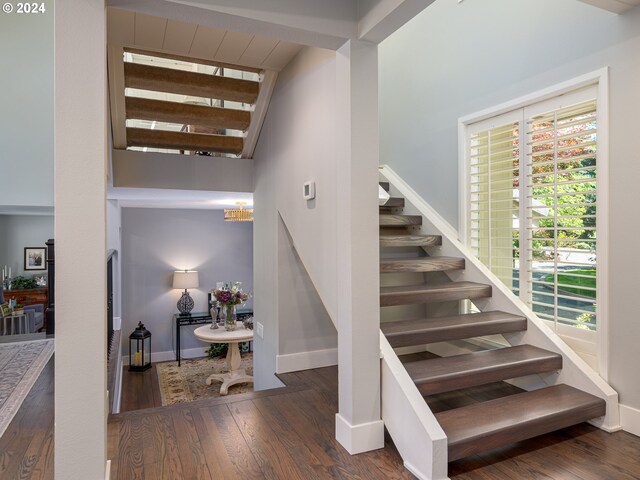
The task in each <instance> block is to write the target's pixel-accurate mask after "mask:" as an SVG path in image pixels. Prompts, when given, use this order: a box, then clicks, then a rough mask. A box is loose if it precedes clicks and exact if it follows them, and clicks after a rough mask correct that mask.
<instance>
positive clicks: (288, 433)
mask: <svg viewBox="0 0 640 480" xmlns="http://www.w3.org/2000/svg"><path fill="white" fill-rule="evenodd" d="M252 404H253V406H254V408H256V409H257V411H258V412H259V413H260V415H261V416H262V417H263V418H264V420H265V422H266V423H267V424H268V425H269V427H270V428H271V429H272V430H273V431H274V433H275V438H277V439H278V442H279V443H281V444H282V445H283V446H284V448H285V449H286V451H287V452H288V453H289V455H290V456H291V458H292V459H293V461H294V462H295V464H296V465H298V467H299V468H300V470H302V473H303V475H304V478H318V479H323V478H331V476H332V474H333V472H331V471H330V468H331V466H332V464H333V462H326V461H323V460H321V459H319V458H318V457H317V456H316V455H315V454H314V453H313V452H312V451H311V450H310V449H309V447H308V446H307V444H306V442H305V441H304V440H303V439H302V438H301V436H300V435H299V434H298V432H297V431H296V430H295V429H294V428H292V426H291V425H290V424H289V422H288V420H287V417H288V415H286V414H283V413H282V412H281V411H279V410H277V409H275V408H273V406H272V402H271V399H270V398H262V399H260V398H259V399H256V400H253V402H252Z"/></svg>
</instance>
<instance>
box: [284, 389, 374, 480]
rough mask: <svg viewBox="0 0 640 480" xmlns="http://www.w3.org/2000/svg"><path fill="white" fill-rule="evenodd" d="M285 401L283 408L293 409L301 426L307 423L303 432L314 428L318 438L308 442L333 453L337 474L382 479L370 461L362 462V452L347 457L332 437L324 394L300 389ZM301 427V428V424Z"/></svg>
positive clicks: (331, 418) (329, 410) (332, 416)
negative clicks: (300, 421)
mask: <svg viewBox="0 0 640 480" xmlns="http://www.w3.org/2000/svg"><path fill="white" fill-rule="evenodd" d="M289 402H290V403H289V404H288V405H287V404H286V403H284V402H283V408H285V409H286V411H287V412H290V413H289V415H291V417H293V412H295V411H297V413H298V415H300V416H301V417H302V418H303V419H304V421H303V422H302V424H301V426H302V425H307V427H306V429H305V431H306V432H308V431H317V432H319V434H320V437H319V438H314V439H310V441H311V442H318V444H319V445H321V446H323V448H326V449H333V450H334V451H336V452H337V454H338V457H335V460H336V462H337V465H338V466H339V471H340V475H341V476H343V477H345V478H362V479H374V478H386V477H384V476H383V475H382V472H380V470H379V469H378V468H377V467H376V466H375V465H374V464H373V463H371V462H369V461H366V459H365V458H364V456H363V455H356V456H351V455H349V453H348V452H347V451H346V450H345V449H344V448H343V447H342V446H341V445H340V444H339V443H338V441H337V440H336V439H335V434H334V428H335V412H336V410H335V409H334V408H333V407H330V406H329V405H328V404H327V402H326V399H325V397H324V395H322V393H321V392H319V391H318V390H317V389H315V388H314V389H309V390H304V391H302V392H298V393H296V394H295V395H292V396H291V400H289ZM302 428H304V427H302Z"/></svg>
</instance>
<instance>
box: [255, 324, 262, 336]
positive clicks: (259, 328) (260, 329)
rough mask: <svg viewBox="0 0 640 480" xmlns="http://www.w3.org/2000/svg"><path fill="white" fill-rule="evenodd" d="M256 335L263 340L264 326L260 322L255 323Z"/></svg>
mask: <svg viewBox="0 0 640 480" xmlns="http://www.w3.org/2000/svg"><path fill="white" fill-rule="evenodd" d="M256 334H257V335H258V336H259V337H260V338H264V325H262V324H261V323H260V322H256Z"/></svg>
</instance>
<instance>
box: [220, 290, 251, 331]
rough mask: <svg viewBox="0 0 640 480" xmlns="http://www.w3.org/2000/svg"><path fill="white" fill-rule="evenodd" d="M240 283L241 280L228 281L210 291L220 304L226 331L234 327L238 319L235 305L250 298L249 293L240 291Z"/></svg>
mask: <svg viewBox="0 0 640 480" xmlns="http://www.w3.org/2000/svg"><path fill="white" fill-rule="evenodd" d="M240 285H242V282H234V283H231V282H229V283H226V284H225V285H224V286H223V287H222V288H216V289H215V290H213V291H212V292H211V295H212V297H213V298H215V299H216V301H217V302H218V303H219V304H220V308H221V316H222V317H223V318H224V327H225V330H228V331H232V330H235V329H236V325H237V323H236V322H237V321H238V316H237V312H236V305H241V304H243V303H244V302H246V301H247V300H248V299H249V298H251V295H250V294H248V293H244V292H243V291H242V289H241V288H240Z"/></svg>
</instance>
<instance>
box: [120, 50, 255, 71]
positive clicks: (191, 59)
mask: <svg viewBox="0 0 640 480" xmlns="http://www.w3.org/2000/svg"><path fill="white" fill-rule="evenodd" d="M124 51H125V52H129V53H137V54H139V55H147V56H149V57H158V58H166V59H168V60H178V61H180V62H189V63H197V64H200V65H209V66H210V67H220V68H228V69H230V70H238V71H242V72H250V73H257V74H260V73H262V71H263V69H262V68H255V67H245V66H242V65H235V64H233V63H224V62H216V61H215V60H207V59H204V58H197V57H187V56H185V55H176V54H174V53H165V52H154V51H151V50H143V49H140V48H131V47H124Z"/></svg>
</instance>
